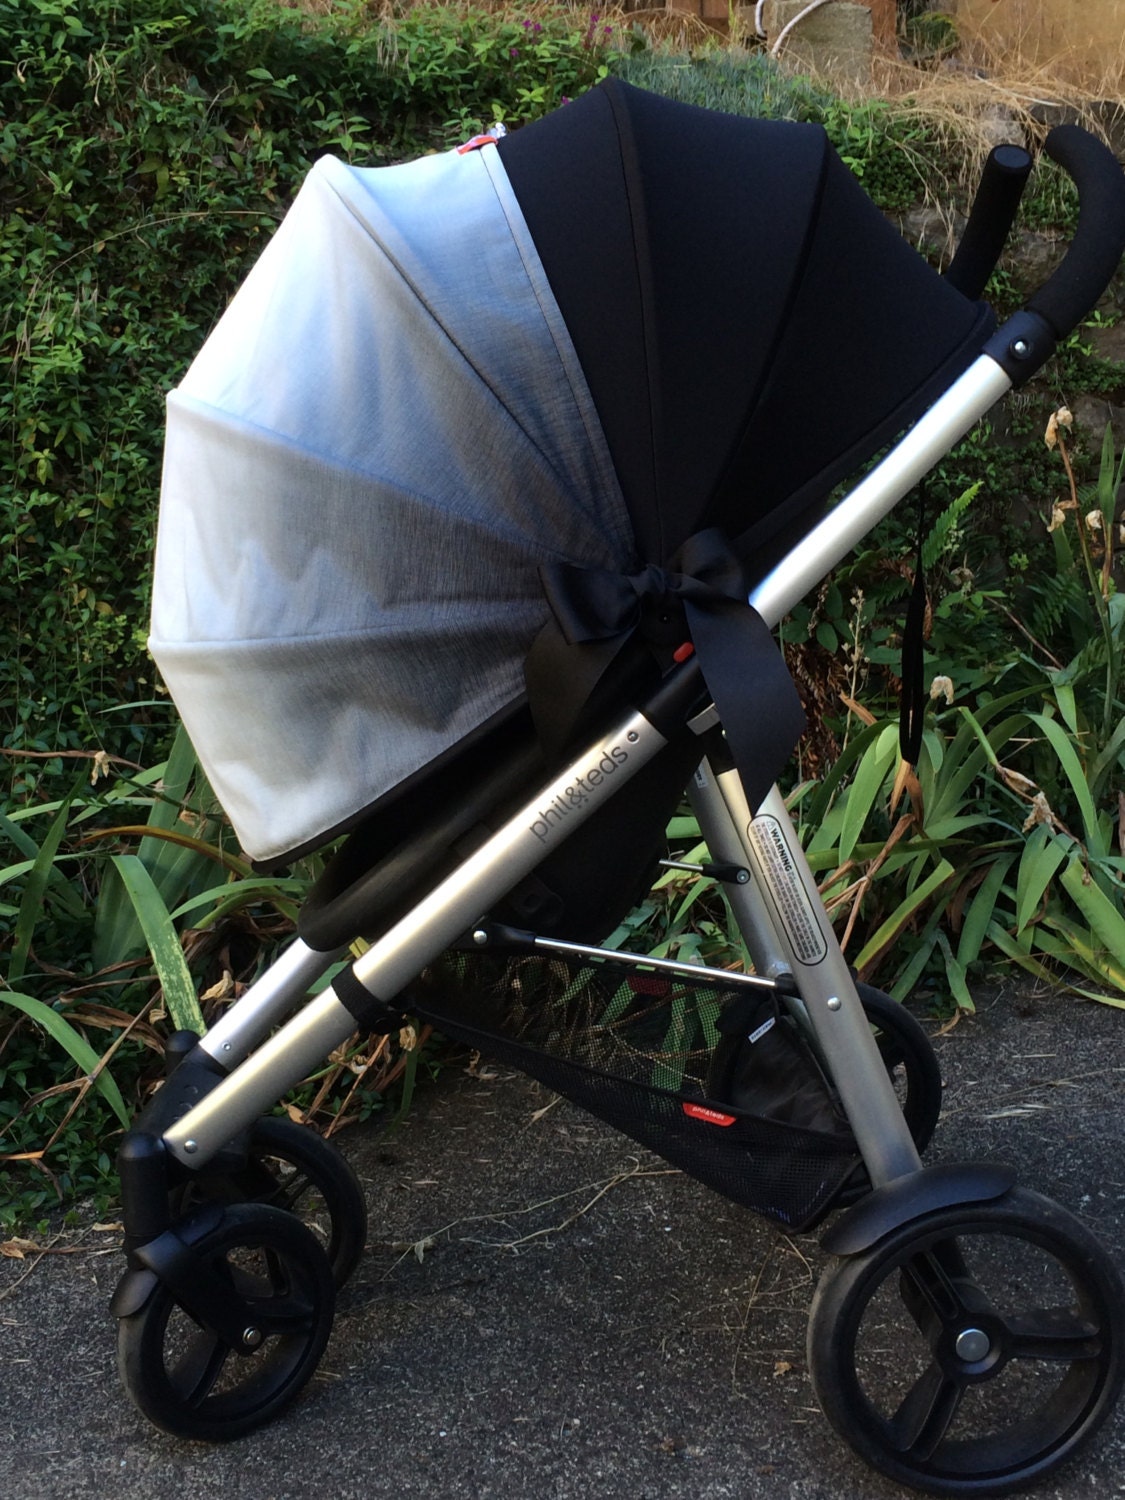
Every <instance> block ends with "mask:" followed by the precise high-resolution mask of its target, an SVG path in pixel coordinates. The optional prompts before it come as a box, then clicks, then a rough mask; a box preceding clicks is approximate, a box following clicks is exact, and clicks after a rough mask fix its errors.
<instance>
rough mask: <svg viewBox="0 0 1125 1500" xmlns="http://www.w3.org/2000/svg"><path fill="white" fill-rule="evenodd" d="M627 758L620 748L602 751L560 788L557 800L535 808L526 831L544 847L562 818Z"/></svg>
mask: <svg viewBox="0 0 1125 1500" xmlns="http://www.w3.org/2000/svg"><path fill="white" fill-rule="evenodd" d="M628 759H629V752H628V751H627V750H626V749H625V748H624V747H623V746H621V745H614V746H613V748H612V749H610V750H606V751H605V752H604V753H603V755H602V758H601V760H600V761H598V763H597V765H596V766H592V767H591V768H590V770H588V771H584V772H583V773H582V774H581V775H580V776H576V777H575V778H574V780H573V782H572V783H571V784H570V786H566V787H564V788H563V789H562V791H561V792H560V793H559V795H558V796H557V797H552V798H551V800H550V802H549V803H548V804H547V806H546V807H541V808H540V809H539V815H538V817H536V818H535V820H534V821H533V823H532V824H531V829H530V832H532V833H533V834H534V835H535V837H536V838H537V839H538V840H539V842H540V843H541V844H545V843H546V842H547V840H548V838H549V837H550V835H551V831H552V829H554V828H557V827H558V825H559V824H560V823H561V822H562V821H563V819H564V818H567V817H569V816H570V814H571V813H572V812H575V811H576V810H577V809H578V808H580V807H581V806H582V805H583V804H584V803H585V802H588V801H589V799H590V793H591V792H592V791H593V790H594V788H595V787H598V786H601V784H602V782H603V781H605V780H607V778H608V777H610V776H612V775H613V773H614V772H615V771H616V770H617V769H618V768H619V767H620V766H623V765H624V764H625V762H626V761H627V760H628Z"/></svg>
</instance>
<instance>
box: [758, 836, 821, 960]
mask: <svg viewBox="0 0 1125 1500" xmlns="http://www.w3.org/2000/svg"><path fill="white" fill-rule="evenodd" d="M747 833H748V834H749V837H750V842H751V844H752V845H753V846H754V849H755V850H756V851H757V854H758V858H759V859H760V860H761V862H762V865H763V866H764V868H765V871H766V876H767V879H766V889H767V891H768V893H769V895H770V896H771V897H772V898H773V903H774V906H775V907H776V909H777V915H778V916H779V917H780V919H781V924H782V926H783V927H784V928H785V933H786V936H787V937H788V939H789V942H790V944H791V946H792V948H793V953H794V955H795V956H796V957H797V958H799V959H800V961H801V962H802V963H803V964H818V963H820V961H821V959H822V958H824V957H825V955H826V954H827V952H828V944H827V943H826V942H825V940H824V935H823V934H822V932H821V930H820V924H819V923H818V921H817V916H816V912H815V911H814V909H813V905H812V902H811V901H810V899H809V896H808V892H807V891H806V890H805V887H804V886H803V885H802V883H801V878H800V876H799V875H798V873H797V869H796V867H795V865H794V863H793V856H792V854H790V852H789V846H788V844H787V843H786V841H785V835H784V833H783V831H782V828H781V824H780V823H779V822H778V821H777V819H776V818H771V817H769V816H768V814H763V815H762V816H760V817H757V818H755V819H754V821H753V822H752V823H751V824H750V827H749V828H748V829H747Z"/></svg>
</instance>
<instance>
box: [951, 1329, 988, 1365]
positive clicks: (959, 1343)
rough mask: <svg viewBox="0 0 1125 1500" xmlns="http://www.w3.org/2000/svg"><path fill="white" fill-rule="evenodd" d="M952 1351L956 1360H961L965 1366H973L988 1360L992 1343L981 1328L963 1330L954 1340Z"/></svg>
mask: <svg viewBox="0 0 1125 1500" xmlns="http://www.w3.org/2000/svg"><path fill="white" fill-rule="evenodd" d="M953 1349H954V1353H955V1354H956V1355H957V1358H958V1359H963V1360H964V1361H965V1363H966V1364H967V1365H975V1364H977V1363H978V1362H979V1361H980V1360H982V1359H987V1358H988V1355H989V1352H990V1351H991V1349H992V1341H991V1340H990V1339H989V1337H988V1334H987V1333H985V1331H984V1329H983V1328H964V1329H962V1331H961V1332H960V1333H959V1334H958V1335H957V1337H956V1338H955V1339H954V1341H953Z"/></svg>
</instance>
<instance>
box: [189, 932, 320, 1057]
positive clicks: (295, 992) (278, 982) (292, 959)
mask: <svg viewBox="0 0 1125 1500" xmlns="http://www.w3.org/2000/svg"><path fill="white" fill-rule="evenodd" d="M347 951H348V950H347V949H346V948H337V949H336V950H335V951H334V952H332V953H318V952H317V950H316V949H315V948H310V947H309V946H308V944H307V943H303V942H302V941H301V939H300V938H297V939H296V941H294V942H293V943H291V944H290V945H289V947H288V948H286V950H285V951H284V953H282V954H280V955H279V957H278V958H276V959H275V960H274V962H273V964H272V965H271V966H270V967H269V968H268V969H267V970H266V972H265V973H264V974H263V975H262V976H261V978H260V979H257V980H255V982H254V983H253V984H252V985H251V986H250V988H249V989H248V990H247V991H246V993H245V995H243V996H242V999H241V1000H238V1001H236V1002H235V1004H234V1005H232V1006H231V1007H230V1009H229V1010H227V1011H225V1012H224V1013H223V1015H221V1016H220V1017H219V1019H218V1020H217V1021H216V1022H215V1024H214V1026H212V1027H211V1029H210V1031H208V1033H207V1035H206V1036H205V1037H203V1039H202V1040H201V1041H200V1044H199V1045H200V1046H201V1047H202V1049H203V1051H204V1052H206V1053H207V1054H208V1056H210V1057H213V1058H214V1059H215V1061H216V1062H219V1063H222V1065H223V1067H224V1068H226V1069H227V1071H228V1072H229V1071H230V1069H231V1068H234V1067H236V1066H237V1065H238V1064H239V1063H240V1062H241V1061H242V1060H243V1058H244V1057H246V1056H247V1055H248V1054H249V1053H250V1052H251V1051H253V1049H254V1048H255V1047H256V1046H257V1045H258V1043H259V1042H260V1041H261V1040H262V1038H263V1037H266V1036H268V1035H269V1033H270V1032H271V1031H272V1030H273V1028H274V1027H275V1026H276V1025H277V1024H278V1022H279V1021H283V1020H284V1019H285V1017H286V1016H287V1015H288V1014H289V1013H290V1011H292V1010H295V1009H296V1007H297V1005H298V1004H299V1003H300V1001H301V999H302V998H303V997H304V996H305V995H306V994H307V993H308V991H309V988H310V986H311V985H314V984H315V983H316V981H317V980H318V979H319V978H320V977H321V975H322V974H326V973H327V972H328V970H329V969H330V968H331V967H332V965H333V964H334V963H335V962H336V961H337V959H339V958H342V957H343V955H344V954H345V953H346V952H347Z"/></svg>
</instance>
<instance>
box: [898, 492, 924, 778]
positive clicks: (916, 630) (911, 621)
mask: <svg viewBox="0 0 1125 1500" xmlns="http://www.w3.org/2000/svg"><path fill="white" fill-rule="evenodd" d="M925 539H926V487H925V485H919V487H918V556H917V560H916V562H915V565H914V586H913V588H912V589H911V590H910V602H909V603H908V604H907V606H906V619H905V620H904V621H903V627H902V692H901V695H900V698H899V714H898V748H899V754H900V755H901V756H902V758H903V760H904V761H906V762H907V763H908V764H909V765H911V766H915V767H916V766H917V764H918V758H919V756H920V755H921V753H922V729H923V727H924V723H925V714H926V690H925V683H924V678H923V669H924V667H925V661H926V647H925V627H926V570H925V565H924V563H923V560H922V547H923V544H924V542H925Z"/></svg>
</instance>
